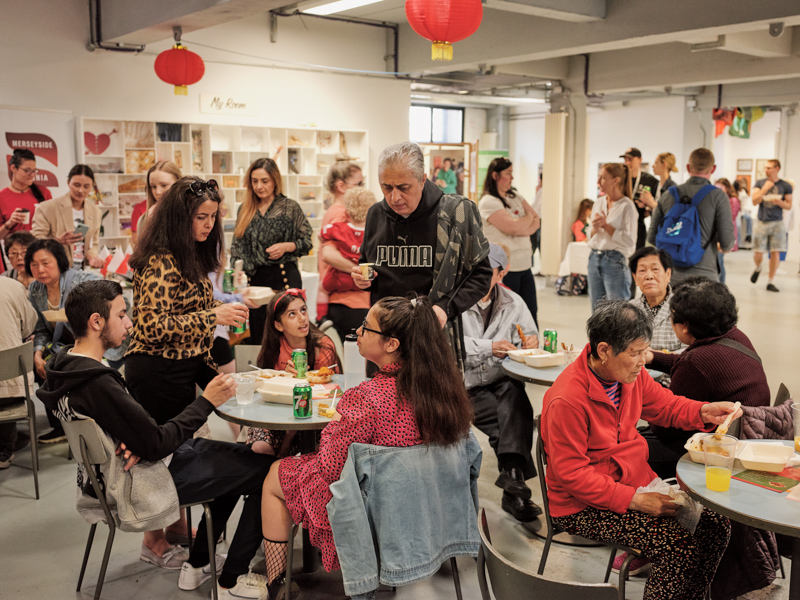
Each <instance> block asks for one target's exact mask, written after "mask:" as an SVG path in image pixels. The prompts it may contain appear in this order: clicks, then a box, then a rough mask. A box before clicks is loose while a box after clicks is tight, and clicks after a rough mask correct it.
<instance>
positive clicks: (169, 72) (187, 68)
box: [155, 42, 206, 96]
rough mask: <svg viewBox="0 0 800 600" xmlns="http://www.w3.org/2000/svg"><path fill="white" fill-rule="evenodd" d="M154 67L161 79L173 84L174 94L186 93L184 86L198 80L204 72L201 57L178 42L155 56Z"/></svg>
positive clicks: (184, 94) (183, 94) (204, 68)
mask: <svg viewBox="0 0 800 600" xmlns="http://www.w3.org/2000/svg"><path fill="white" fill-rule="evenodd" d="M155 69H156V75H158V78H159V79H160V80H161V81H163V82H164V83H171V84H172V85H174V86H175V95H176V96H179V95H180V96H186V95H188V94H189V90H188V88H187V87H186V86H189V85H192V84H194V83H197V82H198V81H200V80H201V79H202V78H203V75H204V74H205V72H206V66H205V64H204V63H203V59H202V58H200V56H198V55H197V54H195V53H194V52H190V51H189V50H187V49H186V46H183V45H182V44H181V43H180V42H178V43H176V44H175V45H174V46H173V47H172V49H170V50H164V52H162V53H161V54H159V55H158V56H157V57H156V64H155Z"/></svg>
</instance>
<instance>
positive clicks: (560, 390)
mask: <svg viewBox="0 0 800 600" xmlns="http://www.w3.org/2000/svg"><path fill="white" fill-rule="evenodd" d="M588 356H589V345H588V344H587V345H586V347H585V348H584V349H583V352H581V354H580V356H579V357H578V358H577V359H576V360H575V362H574V363H572V364H571V365H570V366H568V367H567V368H566V369H565V370H564V372H563V373H562V374H561V375H559V377H558V379H556V381H555V383H554V384H553V387H551V388H550V389H549V390H548V391H547V393H546V394H545V395H544V407H543V409H542V421H541V435H542V439H543V440H544V450H545V453H546V454H547V497H548V499H549V500H550V514H552V515H553V516H554V517H563V516H566V515H571V514H575V513H577V512H580V511H582V510H583V509H584V508H586V507H587V506H593V507H595V508H598V509H600V510H612V511H614V512H616V513H624V512H625V511H626V510H628V506H630V503H631V498H633V495H634V493H635V492H636V490H637V488H639V487H641V486H646V485H647V484H649V483H650V482H651V481H652V480H653V479H655V478H656V474H655V473H654V472H653V470H652V469H651V468H650V466H649V465H648V464H647V458H648V449H647V442H646V441H645V439H644V438H643V437H642V436H641V435H640V434H639V432H638V431H637V430H636V425H637V424H638V422H639V419H645V420H646V421H648V422H650V423H656V424H657V425H663V426H665V427H680V428H682V429H692V430H703V431H706V430H707V431H710V430H711V429H713V426H712V425H706V424H705V423H703V420H702V418H701V416H700V407H701V406H702V405H703V404H706V403H705V402H697V401H695V400H689V399H688V398H684V397H683V396H676V395H674V394H673V393H672V392H670V391H669V390H667V389H665V388H663V387H661V386H660V385H659V384H657V383H656V382H655V381H653V378H652V377H650V374H649V373H648V372H647V370H646V369H642V371H641V373H639V376H638V377H637V378H636V381H634V382H633V383H629V384H621V387H622V389H621V398H620V403H619V409H617V408H615V407H614V404H613V403H612V402H611V400H609V398H608V395H607V394H606V392H605V390H604V389H603V386H602V385H601V384H600V382H599V381H598V380H597V377H595V376H594V374H592V372H591V370H590V369H589V365H588V363H587V360H588Z"/></svg>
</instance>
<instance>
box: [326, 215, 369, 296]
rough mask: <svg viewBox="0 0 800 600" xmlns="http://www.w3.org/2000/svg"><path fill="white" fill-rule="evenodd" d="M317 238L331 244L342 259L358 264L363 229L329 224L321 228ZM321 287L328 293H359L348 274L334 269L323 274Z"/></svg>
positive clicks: (346, 224)
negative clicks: (340, 254)
mask: <svg viewBox="0 0 800 600" xmlns="http://www.w3.org/2000/svg"><path fill="white" fill-rule="evenodd" d="M319 238H320V239H321V240H322V242H323V243H325V242H333V244H334V245H335V246H336V249H337V250H338V251H339V252H341V253H342V256H343V257H345V258H347V259H349V260H350V261H352V262H353V264H354V265H357V264H358V259H359V257H360V256H361V242H362V241H363V240H364V230H363V229H359V228H358V227H356V226H355V225H353V224H351V223H331V224H329V225H326V226H325V227H323V228H322V231H320V234H319ZM322 287H323V289H325V290H326V291H328V292H329V293H330V292H353V291H360V289H359V287H358V286H357V285H356V284H355V282H354V281H353V276H352V275H350V273H344V272H342V271H340V270H339V269H334V268H329V269H328V271H327V273H325V276H324V277H323V279H322Z"/></svg>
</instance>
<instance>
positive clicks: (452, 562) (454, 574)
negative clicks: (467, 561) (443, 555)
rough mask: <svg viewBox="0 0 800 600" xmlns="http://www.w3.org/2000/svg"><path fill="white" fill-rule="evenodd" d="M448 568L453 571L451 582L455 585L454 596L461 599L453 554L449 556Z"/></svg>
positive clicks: (456, 564) (459, 582) (459, 583)
mask: <svg viewBox="0 0 800 600" xmlns="http://www.w3.org/2000/svg"><path fill="white" fill-rule="evenodd" d="M450 568H451V570H452V571H453V583H454V584H455V586H456V598H458V600H462V598H461V579H460V578H459V576H458V563H457V562H456V557H455V556H453V557H451V558H450Z"/></svg>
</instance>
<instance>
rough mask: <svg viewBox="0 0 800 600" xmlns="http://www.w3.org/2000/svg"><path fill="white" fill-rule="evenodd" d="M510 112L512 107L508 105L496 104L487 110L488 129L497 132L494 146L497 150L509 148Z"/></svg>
mask: <svg viewBox="0 0 800 600" xmlns="http://www.w3.org/2000/svg"><path fill="white" fill-rule="evenodd" d="M510 114H511V109H509V107H508V106H495V107H493V108H490V109H489V110H487V111H486V131H487V132H490V133H496V134H497V139H496V142H495V146H494V149H496V150H508V149H509V143H510V141H509V136H508V122H509V115H510ZM486 149H487V150H488V149H489V148H486Z"/></svg>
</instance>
